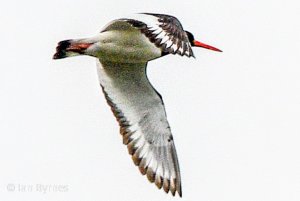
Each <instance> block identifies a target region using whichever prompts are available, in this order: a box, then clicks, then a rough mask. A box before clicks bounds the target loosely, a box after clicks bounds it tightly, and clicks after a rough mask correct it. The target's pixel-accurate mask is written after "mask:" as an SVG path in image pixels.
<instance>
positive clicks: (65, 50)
mask: <svg viewBox="0 0 300 201" xmlns="http://www.w3.org/2000/svg"><path fill="white" fill-rule="evenodd" d="M90 45H92V43H84V42H79V41H77V40H63V41H60V42H59V43H58V45H57V47H56V53H55V54H54V55H53V59H63V58H66V57H71V56H77V55H81V54H84V53H85V50H86V49H87V48H88V47H89V46H90Z"/></svg>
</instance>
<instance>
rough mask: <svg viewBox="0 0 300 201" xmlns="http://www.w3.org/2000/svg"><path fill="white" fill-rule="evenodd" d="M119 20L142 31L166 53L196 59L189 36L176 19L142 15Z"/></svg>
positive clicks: (160, 15)
mask: <svg viewBox="0 0 300 201" xmlns="http://www.w3.org/2000/svg"><path fill="white" fill-rule="evenodd" d="M135 16H136V17H135ZM137 19H138V20H137ZM119 20H120V21H121V20H124V21H127V22H128V23H130V24H131V25H132V26H134V27H136V28H138V29H140V30H141V32H142V33H143V34H145V36H147V37H148V38H149V40H150V41H151V42H152V43H154V44H155V45H156V46H157V47H159V48H161V49H162V51H163V52H164V53H171V54H179V55H181V56H183V55H186V56H188V57H191V56H193V57H194V53H193V50H192V47H191V44H190V42H189V39H188V36H187V34H186V32H185V31H184V30H183V27H182V25H181V23H180V22H179V20H178V19H177V18H176V17H173V16H171V15H162V14H154V13H140V14H136V15H134V16H132V17H128V18H124V19H119Z"/></svg>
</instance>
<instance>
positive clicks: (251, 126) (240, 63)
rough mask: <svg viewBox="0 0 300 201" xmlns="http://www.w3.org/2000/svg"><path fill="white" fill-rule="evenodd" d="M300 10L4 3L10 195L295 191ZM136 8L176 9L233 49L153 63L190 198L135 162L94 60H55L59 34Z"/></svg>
mask: <svg viewBox="0 0 300 201" xmlns="http://www.w3.org/2000/svg"><path fill="white" fill-rule="evenodd" d="M299 11H300V3H299V1H296V0H295V1H292V0H285V1H283V0H282V1H280V0H272V1H271V0H265V1H258V0H251V1H250V0H245V1H238V0H228V1H214V0H193V1H178V0H173V1H166V0H164V1H163V0H160V1H158V0H156V1H142V0H126V1H116V0H108V1H104V0H97V1H96V0H87V1H74V0H73V1H71V0H69V1H61V0H51V1H37V0H27V1H17V0H9V1H5V2H3V3H2V4H1V8H0V19H1V20H0V21H1V32H0V37H1V43H0V45H1V48H0V54H1V60H0V159H1V165H0V200H5V201H15V200H16V201H19V200H22V201H24V200H25V201H52V200H55V201H57V200H64V201H83V200H85V201H89V200H91V201H95V200H103V201H119V200H122V201H141V200H145V201H161V200H166V201H168V200H182V201H186V200H201V201H241V200H242V201H299V200H300V146H299V143H300V135H299V134H300V62H299V58H300V38H299V37H300V23H299V19H300V14H299V13H300V12H299ZM137 12H155V13H165V14H171V15H175V16H177V17H178V19H179V20H180V21H181V22H182V24H183V26H184V28H185V29H186V30H189V31H190V32H192V33H193V34H194V36H195V38H196V39H198V40H200V41H202V42H205V43H208V44H211V45H214V46H216V47H218V48H220V49H222V50H223V51H224V52H223V53H217V52H213V51H208V50H205V49H200V48H198V49H196V48H194V53H195V55H196V57H197V59H188V58H182V57H180V56H167V57H164V58H161V59H158V60H155V61H153V62H151V63H150V64H149V65H148V76H149V79H150V80H151V82H152V84H153V85H154V86H155V88H156V89H157V90H158V91H159V92H160V93H161V94H162V96H163V99H164V102H165V105H166V110H167V115H168V120H169V123H170V125H171V129H172V132H173V136H174V139H175V144H176V148H177V153H178V157H179V161H180V168H181V173H182V180H183V181H182V185H183V198H181V199H180V198H179V197H178V196H177V197H175V198H174V197H172V196H171V195H167V194H165V193H164V192H163V191H162V190H157V188H156V187H155V186H154V185H153V184H150V183H149V182H148V181H147V179H146V177H144V176H141V175H140V173H139V171H138V169H137V167H135V166H134V164H133V162H132V161H131V159H130V156H129V155H128V153H127V148H126V147H125V146H124V145H122V139H121V136H120V135H119V127H118V123H117V122H116V120H115V118H114V117H113V115H112V113H111V111H110V108H109V107H108V105H107V104H106V101H105V99H104V96H103V94H102V92H101V89H100V87H99V83H98V79H97V75H96V67H95V59H94V58H92V57H76V58H70V59H64V60H56V61H54V60H52V55H53V54H54V52H55V47H56V44H57V42H58V41H60V40H64V39H70V38H82V37H89V36H93V35H95V34H96V33H98V32H99V31H100V30H101V28H102V27H103V26H104V25H105V24H106V23H108V22H109V21H110V20H113V19H116V18H119V17H123V16H126V15H129V14H131V13H137ZM40 184H41V185H43V186H48V187H49V185H51V186H52V189H50V190H49V189H48V190H47V191H46V192H45V193H42V192H39V191H38V189H36V188H37V187H36V186H37V185H40ZM24 186H25V187H24ZM53 186H54V187H57V186H60V187H58V188H60V189H58V190H57V189H53ZM24 188H25V189H24ZM50 188H51V187H50Z"/></svg>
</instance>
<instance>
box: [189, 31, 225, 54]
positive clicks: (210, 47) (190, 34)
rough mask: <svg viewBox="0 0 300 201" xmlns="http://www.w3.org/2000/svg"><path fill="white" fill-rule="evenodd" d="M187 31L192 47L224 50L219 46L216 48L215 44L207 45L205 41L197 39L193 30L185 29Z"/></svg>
mask: <svg viewBox="0 0 300 201" xmlns="http://www.w3.org/2000/svg"><path fill="white" fill-rule="evenodd" d="M185 32H186V34H187V36H188V39H189V41H190V43H191V45H192V47H202V48H206V49H210V50H213V51H218V52H222V50H220V49H218V48H215V47H213V46H210V45H207V44H205V43H202V42H199V41H197V40H195V38H194V35H193V34H192V33H191V32H188V31H185Z"/></svg>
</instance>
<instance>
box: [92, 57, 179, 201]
mask: <svg viewBox="0 0 300 201" xmlns="http://www.w3.org/2000/svg"><path fill="white" fill-rule="evenodd" d="M146 67H147V63H135V64H131V63H130V64H128V63H127V64H125V63H112V62H108V61H101V63H100V61H98V63H97V68H98V76H99V80H100V84H101V87H102V90H103V92H104V94H105V98H106V100H107V102H108V104H109V105H110V106H111V109H112V111H113V113H114V115H115V117H116V118H117V120H118V122H119V124H120V132H121V134H122V136H123V143H124V144H125V145H127V148H128V152H129V154H131V155H132V159H133V162H134V164H135V165H137V166H138V167H139V169H140V171H141V173H142V174H143V175H145V174H146V175H147V177H148V179H149V181H150V182H155V184H156V186H157V187H158V188H162V187H163V189H164V190H165V192H166V193H168V192H169V191H171V193H172V194H173V195H175V193H176V191H177V192H178V194H179V195H180V196H181V179H180V171H179V165H178V160H177V154H176V150H175V146H174V142H173V137H172V134H171V130H170V126H169V123H168V121H167V117H166V112H165V108H164V105H163V101H162V99H161V96H160V95H159V94H158V93H157V92H156V91H155V89H154V88H153V87H152V85H151V84H150V83H149V81H148V79H147V75H146Z"/></svg>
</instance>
